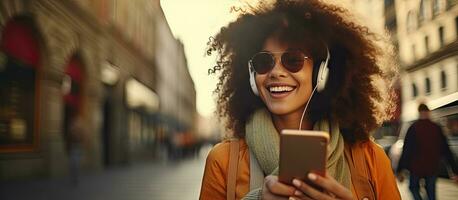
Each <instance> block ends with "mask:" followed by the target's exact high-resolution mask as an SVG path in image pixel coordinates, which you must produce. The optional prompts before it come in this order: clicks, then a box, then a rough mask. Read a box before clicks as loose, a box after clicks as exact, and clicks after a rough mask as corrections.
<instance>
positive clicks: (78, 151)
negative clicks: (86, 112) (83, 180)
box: [68, 115, 85, 186]
mask: <svg viewBox="0 0 458 200" xmlns="http://www.w3.org/2000/svg"><path fill="white" fill-rule="evenodd" d="M84 133H85V128H84V122H83V118H82V117H81V116H79V115H76V116H75V117H74V118H72V119H71V121H70V127H69V147H68V156H69V168H70V178H71V182H72V184H73V185H74V186H77V185H78V183H79V176H80V168H81V160H82V156H83V150H82V145H83V138H84Z"/></svg>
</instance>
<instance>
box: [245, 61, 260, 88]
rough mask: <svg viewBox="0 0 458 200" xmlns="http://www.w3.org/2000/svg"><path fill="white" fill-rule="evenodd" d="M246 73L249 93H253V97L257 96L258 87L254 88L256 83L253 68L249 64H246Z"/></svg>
mask: <svg viewBox="0 0 458 200" xmlns="http://www.w3.org/2000/svg"><path fill="white" fill-rule="evenodd" d="M248 73H249V75H250V86H251V91H253V93H254V95H256V96H259V92H258V87H256V81H255V79H254V76H255V73H256V72H255V71H254V70H253V67H252V66H251V63H248Z"/></svg>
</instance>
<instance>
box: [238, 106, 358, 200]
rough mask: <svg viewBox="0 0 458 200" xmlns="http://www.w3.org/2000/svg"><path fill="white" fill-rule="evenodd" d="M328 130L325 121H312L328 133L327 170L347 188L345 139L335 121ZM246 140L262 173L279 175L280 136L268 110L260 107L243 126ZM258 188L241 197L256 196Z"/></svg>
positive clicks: (250, 197) (349, 178) (348, 183)
mask: <svg viewBox="0 0 458 200" xmlns="http://www.w3.org/2000/svg"><path fill="white" fill-rule="evenodd" d="M331 128H332V130H329V129H330V127H329V123H328V121H327V120H322V121H319V122H317V123H315V125H314V127H313V130H320V131H325V132H328V133H330V141H329V145H328V155H327V162H326V170H327V171H326V172H327V173H328V174H329V175H330V176H332V177H334V178H335V179H336V180H337V181H338V182H339V183H341V184H343V185H344V186H345V187H347V188H350V185H351V175H350V169H349V167H348V164H347V162H346V160H345V156H344V140H343V137H342V135H341V134H340V131H339V126H338V125H337V123H333V124H332V126H331ZM245 133H246V135H245V140H246V142H247V144H248V147H249V149H250V150H251V151H252V152H253V154H254V155H255V157H256V160H257V161H258V163H259V166H260V167H261V169H262V171H263V172H264V174H272V175H278V163H279V157H280V156H279V154H280V153H279V152H280V150H279V147H280V136H279V133H278V132H277V130H276V129H275V127H274V124H273V122H272V118H271V115H270V113H269V112H268V111H267V110H266V109H259V110H257V111H256V112H255V113H254V114H253V117H252V118H251V119H250V120H249V121H248V122H247V123H246V125H245ZM260 194H261V188H258V189H255V190H252V191H250V192H249V193H248V194H247V195H246V196H245V197H244V198H243V199H259V195H260Z"/></svg>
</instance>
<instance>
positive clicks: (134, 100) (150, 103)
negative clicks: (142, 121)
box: [126, 78, 159, 113]
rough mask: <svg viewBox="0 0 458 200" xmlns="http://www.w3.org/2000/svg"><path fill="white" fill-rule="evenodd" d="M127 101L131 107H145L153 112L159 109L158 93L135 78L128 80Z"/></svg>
mask: <svg viewBox="0 0 458 200" xmlns="http://www.w3.org/2000/svg"><path fill="white" fill-rule="evenodd" d="M126 103H127V107H129V108H132V109H135V108H144V109H145V110H146V111H147V112H151V113H152V112H155V111H157V110H158V109H159V97H158V96H157V94H156V93H155V92H154V91H152V90H151V89H150V88H148V87H146V86H145V85H144V84H142V83H140V82H139V81H137V80H135V79H133V78H131V79H129V80H127V82H126Z"/></svg>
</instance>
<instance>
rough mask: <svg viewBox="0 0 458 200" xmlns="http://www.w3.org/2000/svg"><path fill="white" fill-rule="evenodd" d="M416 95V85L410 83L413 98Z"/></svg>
mask: <svg viewBox="0 0 458 200" xmlns="http://www.w3.org/2000/svg"><path fill="white" fill-rule="evenodd" d="M417 96H418V89H417V85H415V83H412V97H413V98H415V97H417Z"/></svg>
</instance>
